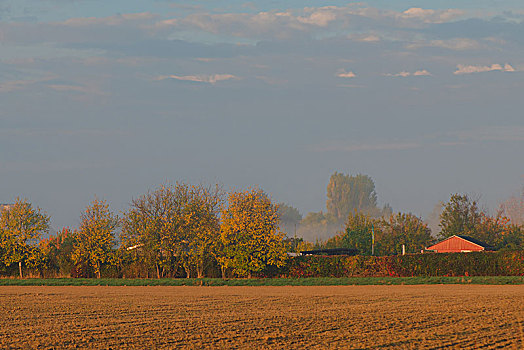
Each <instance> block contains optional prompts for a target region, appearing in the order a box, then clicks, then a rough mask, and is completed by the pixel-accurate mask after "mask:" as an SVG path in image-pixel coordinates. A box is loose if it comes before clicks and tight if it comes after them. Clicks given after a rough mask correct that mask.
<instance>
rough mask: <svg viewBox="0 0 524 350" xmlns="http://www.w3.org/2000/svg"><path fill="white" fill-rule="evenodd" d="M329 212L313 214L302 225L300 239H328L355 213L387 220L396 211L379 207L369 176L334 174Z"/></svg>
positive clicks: (327, 208)
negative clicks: (381, 217) (384, 217)
mask: <svg viewBox="0 0 524 350" xmlns="http://www.w3.org/2000/svg"><path fill="white" fill-rule="evenodd" d="M326 197H327V201H326V211H325V212H324V211H322V210H321V211H320V212H310V213H308V214H307V215H306V216H305V217H304V219H303V220H302V221H301V222H300V225H299V229H298V232H299V233H300V236H302V237H305V238H307V239H310V240H316V239H321V240H322V239H324V240H325V239H329V238H330V237H333V236H334V235H336V234H337V233H339V232H340V231H342V230H343V228H344V224H345V221H346V220H347V218H348V216H349V215H350V214H353V213H354V212H358V213H363V214H366V215H368V216H371V217H380V216H388V215H390V214H391V213H392V212H393V211H392V209H391V207H390V206H389V205H388V204H385V205H384V207H383V208H382V209H381V208H379V207H378V204H377V202H378V201H377V193H376V191H375V183H374V181H373V179H372V178H371V177H370V176H368V175H363V174H357V175H346V174H343V173H339V172H335V173H333V174H332V175H331V177H330V179H329V183H328V185H327V189H326Z"/></svg>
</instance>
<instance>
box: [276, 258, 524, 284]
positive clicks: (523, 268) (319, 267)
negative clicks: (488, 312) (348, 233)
mask: <svg viewBox="0 0 524 350" xmlns="http://www.w3.org/2000/svg"><path fill="white" fill-rule="evenodd" d="M277 275H280V276H283V277H290V278H299V277H387V276H390V277H412V276H420V277H430V276H524V251H506V252H496V253H485V252H478V253H447V254H432V253H429V254H408V255H392V256H381V257H376V256H314V255H311V256H301V257H297V258H293V259H291V260H290V261H289V262H288V264H286V266H285V267H284V268H282V269H281V270H280V271H278V272H277Z"/></svg>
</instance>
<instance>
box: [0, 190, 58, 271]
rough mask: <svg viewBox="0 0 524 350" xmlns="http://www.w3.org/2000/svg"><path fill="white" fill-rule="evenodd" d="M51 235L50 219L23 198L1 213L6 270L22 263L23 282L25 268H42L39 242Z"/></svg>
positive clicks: (1, 249)
mask: <svg viewBox="0 0 524 350" xmlns="http://www.w3.org/2000/svg"><path fill="white" fill-rule="evenodd" d="M47 232H49V216H47V215H46V214H45V213H44V212H43V211H42V210H41V209H40V208H33V206H32V205H31V203H29V202H28V201H26V200H22V199H20V198H17V199H16V202H15V204H14V205H12V206H11V207H10V208H8V209H4V210H1V211H0V254H1V256H0V257H1V259H2V262H3V263H4V264H5V265H6V266H10V265H11V264H14V263H18V266H19V273H20V278H22V277H23V273H22V265H23V264H25V265H27V266H28V267H32V268H38V267H40V266H39V265H40V264H41V262H42V254H41V252H40V250H39V249H38V241H39V239H40V237H41V235H42V233H47Z"/></svg>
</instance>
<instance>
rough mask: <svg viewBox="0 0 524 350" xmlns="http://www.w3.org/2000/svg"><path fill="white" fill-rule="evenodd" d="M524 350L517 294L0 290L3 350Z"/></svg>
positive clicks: (440, 289) (522, 305) (520, 293)
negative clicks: (498, 349)
mask: <svg viewBox="0 0 524 350" xmlns="http://www.w3.org/2000/svg"><path fill="white" fill-rule="evenodd" d="M73 347H79V348H113V349H114V348H140V349H150V348H246V349H259V348H286V349H288V348H346V349H347V348H359V349H371V348H373V349H374V348H392V349H399V348H409V349H422V348H432V349H438V348H448V347H450V348H481V347H482V348H488V349H489V348H510V349H523V348H524V286H523V285H518V286H482V285H426V286H424V285H422V286H421V285H419V286H330V287H0V348H2V349H6V348H7V349H9V348H73Z"/></svg>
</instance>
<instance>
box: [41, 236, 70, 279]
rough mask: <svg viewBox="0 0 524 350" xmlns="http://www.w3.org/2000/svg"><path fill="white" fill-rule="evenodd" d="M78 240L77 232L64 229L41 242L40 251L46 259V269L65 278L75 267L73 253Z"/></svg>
mask: <svg viewBox="0 0 524 350" xmlns="http://www.w3.org/2000/svg"><path fill="white" fill-rule="evenodd" d="M76 240H77V232H76V231H73V230H71V229H70V228H69V227H64V228H62V230H61V231H60V232H57V233H56V234H55V235H52V236H50V237H48V238H46V239H43V240H41V241H40V244H39V246H40V250H41V252H42V253H43V254H44V256H45V257H46V263H47V264H46V266H45V267H46V269H50V270H54V271H55V273H56V274H58V275H60V276H65V275H68V274H70V273H71V271H72V270H73V267H74V263H73V260H72V253H73V249H74V246H75V244H76Z"/></svg>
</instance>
